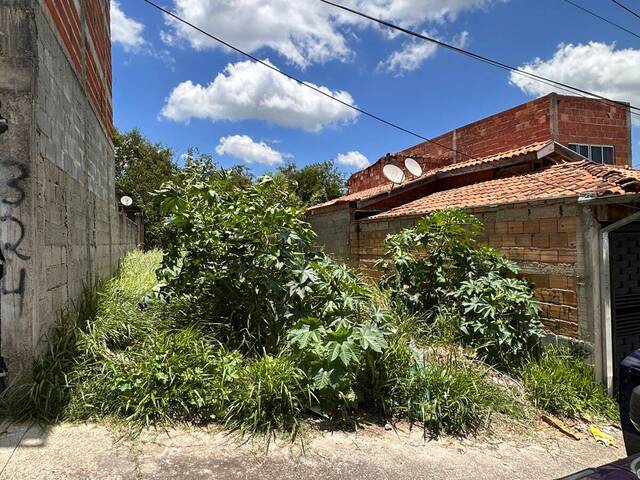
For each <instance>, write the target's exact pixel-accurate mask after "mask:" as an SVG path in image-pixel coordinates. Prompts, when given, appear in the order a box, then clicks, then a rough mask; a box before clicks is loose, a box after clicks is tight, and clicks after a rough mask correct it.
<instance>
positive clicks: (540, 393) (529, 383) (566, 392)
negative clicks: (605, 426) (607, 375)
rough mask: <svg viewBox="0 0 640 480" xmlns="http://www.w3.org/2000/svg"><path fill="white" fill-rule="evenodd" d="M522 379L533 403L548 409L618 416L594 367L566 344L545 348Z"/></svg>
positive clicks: (572, 415) (575, 413)
mask: <svg viewBox="0 0 640 480" xmlns="http://www.w3.org/2000/svg"><path fill="white" fill-rule="evenodd" d="M522 379H523V381H524V384H525V386H526V388H527V391H528V394H529V396H530V398H531V401H532V402H533V403H534V405H536V406H537V407H538V408H541V409H543V410H546V411H547V412H550V413H554V414H558V415H563V416H568V417H579V416H580V414H583V413H589V414H591V415H595V416H597V417H606V418H609V419H611V420H616V419H617V418H618V407H617V405H616V403H615V401H614V400H613V399H612V398H611V397H610V396H609V395H607V391H606V390H605V389H604V387H603V386H602V385H599V384H597V383H595V382H594V381H593V369H592V368H591V367H590V366H589V365H588V364H586V363H585V362H584V361H582V360H581V359H580V357H579V356H578V355H577V354H576V352H572V351H570V350H569V349H568V348H566V347H565V348H558V347H548V348H546V349H545V351H544V352H543V354H542V356H541V357H540V358H539V359H538V360H533V361H531V362H529V363H528V364H527V365H526V366H525V367H524V369H523V371H522Z"/></svg>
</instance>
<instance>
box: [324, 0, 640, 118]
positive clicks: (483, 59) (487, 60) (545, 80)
mask: <svg viewBox="0 0 640 480" xmlns="http://www.w3.org/2000/svg"><path fill="white" fill-rule="evenodd" d="M319 1H320V2H322V3H325V4H327V5H331V6H333V7H336V8H339V9H341V10H344V11H347V12H350V13H353V14H354V15H358V16H360V17H363V18H366V19H368V20H371V21H373V22H376V23H379V24H380V25H384V26H385V27H388V28H391V29H393V30H398V31H400V32H402V33H405V34H407V35H410V36H413V37H416V38H420V39H421V40H425V41H427V42H431V43H433V44H436V45H439V46H441V47H444V48H447V49H449V50H452V51H454V52H456V53H460V54H462V55H466V56H467V57H471V58H473V59H475V60H478V61H481V62H484V63H488V64H490V65H493V66H495V67H498V68H502V69H503V70H508V71H511V72H513V73H516V74H518V75H522V76H525V77H528V78H531V79H534V80H536V81H539V82H541V83H544V84H546V85H553V86H556V87H559V88H560V89H561V90H564V91H571V93H574V94H575V93H578V94H580V95H581V96H591V97H595V98H599V99H600V100H604V101H607V102H609V103H611V104H614V105H617V106H620V107H623V108H629V109H632V110H638V111H640V107H635V106H633V105H628V104H625V103H623V102H620V101H616V100H611V99H610V98H607V97H604V96H602V95H599V94H597V93H593V92H589V91H588V90H583V89H581V88H578V87H574V86H572V85H567V84H566V83H562V82H559V81H557V80H552V79H550V78H546V77H543V76H540V75H536V74H535V73H531V72H527V71H525V70H521V69H519V68H516V67H514V66H511V65H508V64H506V63H502V62H499V61H497V60H493V59H491V58H489V57H485V56H483V55H480V54H477V53H474V52H471V51H469V50H465V49H463V48H460V47H456V46H455V45H452V44H450V43H446V42H443V41H442V40H438V39H436V38H433V37H429V36H428V35H424V34H422V33H418V32H414V31H413V30H409V29H406V28H404V27H401V26H399V25H395V24H393V23H391V22H387V21H386V20H382V19H380V18H376V17H373V16H371V15H368V14H366V13H364V12H360V11H359V10H355V9H353V8H350V7H346V6H344V5H340V4H339V3H334V2H331V1H329V0H319ZM631 113H634V112H631ZM636 115H638V116H640V114H636Z"/></svg>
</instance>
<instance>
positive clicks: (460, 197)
mask: <svg viewBox="0 0 640 480" xmlns="http://www.w3.org/2000/svg"><path fill="white" fill-rule="evenodd" d="M587 192H593V193H595V194H596V195H598V196H602V195H611V194H619V195H622V194H624V193H628V192H640V170H635V169H630V168H622V167H611V166H606V165H600V164H597V163H594V162H591V161H589V160H584V161H580V162H568V163H562V164H558V165H553V166H551V167H548V168H546V169H544V170H540V171H537V172H534V173H530V174H526V175H518V176H514V177H507V178H501V179H497V180H488V181H485V182H481V183H476V184H472V185H467V186H464V187H459V188H453V189H451V190H444V191H440V192H435V193H432V194H430V195H427V196H425V197H422V198H419V199H417V200H414V201H413V202H409V203H406V204H404V205H401V206H399V207H396V208H394V209H392V210H389V211H387V212H383V213H380V214H378V215H374V216H372V217H369V218H371V219H377V218H387V217H398V216H405V215H407V216H412V215H422V214H426V213H429V212H431V211H434V210H442V209H445V208H472V207H482V206H488V205H499V204H504V203H518V202H524V201H530V200H541V199H545V198H557V197H573V196H578V195H580V194H582V193H587Z"/></svg>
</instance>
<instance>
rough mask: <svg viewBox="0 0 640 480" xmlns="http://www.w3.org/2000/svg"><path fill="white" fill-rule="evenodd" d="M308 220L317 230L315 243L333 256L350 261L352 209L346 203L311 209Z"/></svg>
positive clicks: (315, 230)
mask: <svg viewBox="0 0 640 480" xmlns="http://www.w3.org/2000/svg"><path fill="white" fill-rule="evenodd" d="M307 221H308V222H309V223H310V224H311V227H312V228H313V230H314V232H316V235H317V237H316V241H315V244H316V245H317V246H318V247H321V248H323V249H324V251H325V252H326V253H328V254H329V255H331V256H332V257H334V258H336V259H338V260H342V261H344V262H348V261H349V257H350V252H351V243H350V233H351V209H350V208H349V206H348V205H346V204H341V205H337V206H334V207H331V208H327V209H323V210H321V211H315V212H314V211H311V213H310V214H309V215H308V216H307Z"/></svg>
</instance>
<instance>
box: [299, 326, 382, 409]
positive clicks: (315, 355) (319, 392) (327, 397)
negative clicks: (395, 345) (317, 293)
mask: <svg viewBox="0 0 640 480" xmlns="http://www.w3.org/2000/svg"><path fill="white" fill-rule="evenodd" d="M386 333H387V332H386V331H385V330H383V329H381V328H379V327H378V326H377V325H375V324H374V323H360V324H355V323H352V322H349V321H347V320H346V319H341V320H336V321H335V322H333V323H331V324H330V325H325V324H323V322H322V321H320V320H319V319H317V318H312V317H310V318H306V319H303V320H301V321H300V322H298V324H297V325H296V327H295V328H294V329H292V330H291V331H290V332H289V345H290V347H291V348H292V350H293V355H294V358H295V360H296V361H297V363H298V364H299V365H300V366H301V367H302V368H303V369H304V371H305V372H306V373H307V375H308V376H309V378H310V379H311V389H312V391H313V393H314V395H315V397H316V399H317V400H318V403H319V404H320V406H321V408H323V409H324V410H326V411H328V412H331V413H335V412H337V411H339V410H341V409H342V411H344V410H345V409H349V408H354V407H356V406H357V405H358V403H359V402H360V401H362V400H363V399H364V398H366V397H365V396H363V395H362V391H361V384H360V383H359V380H360V378H361V372H362V370H363V369H367V368H369V367H370V366H371V365H372V362H374V359H375V358H376V357H377V356H379V355H380V354H382V352H383V349H384V348H385V347H386V346H387V341H386V340H385V334H386ZM374 373H375V372H374Z"/></svg>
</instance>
